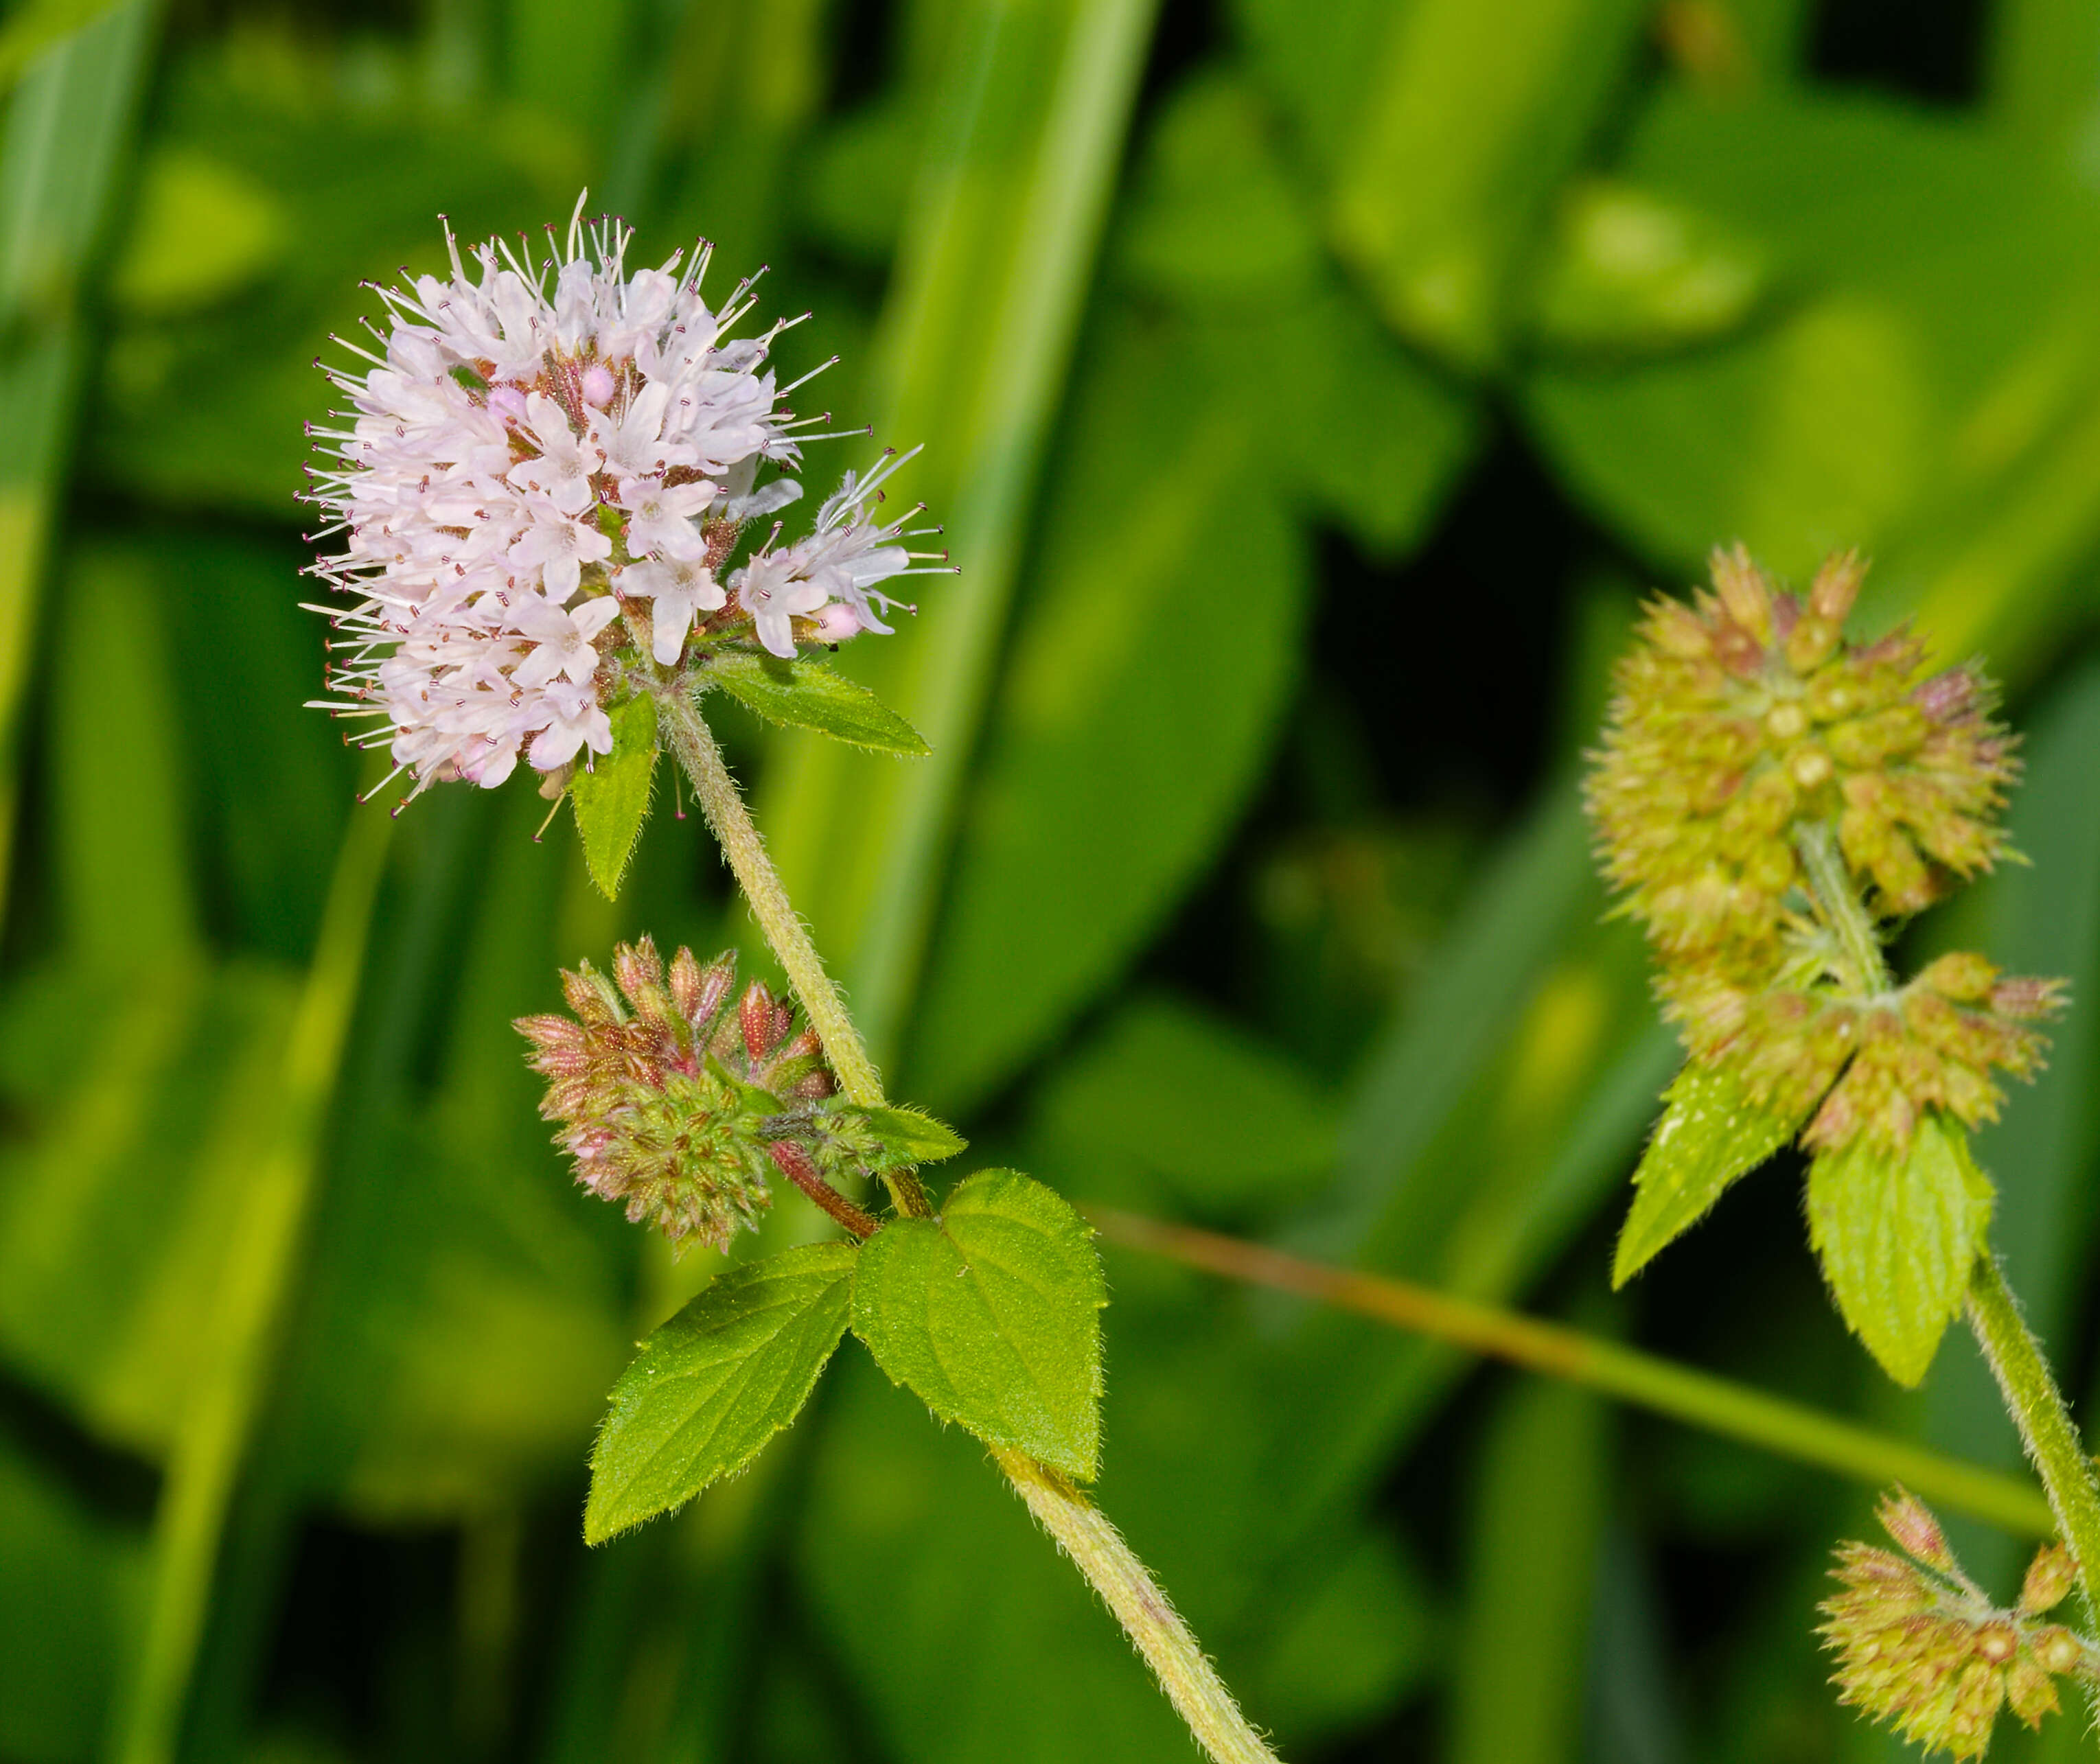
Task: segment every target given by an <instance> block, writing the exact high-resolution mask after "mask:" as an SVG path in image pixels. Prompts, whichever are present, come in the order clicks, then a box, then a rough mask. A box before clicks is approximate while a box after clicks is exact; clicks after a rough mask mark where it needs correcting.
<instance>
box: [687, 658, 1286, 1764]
mask: <svg viewBox="0 0 2100 1764" xmlns="http://www.w3.org/2000/svg"><path fill="white" fill-rule="evenodd" d="M658 703H659V708H660V712H661V716H662V726H664V727H665V728H667V729H668V730H669V732H670V738H671V745H672V747H673V751H675V752H676V753H677V756H678V760H679V763H680V764H681V765H682V766H683V767H684V768H685V771H686V777H688V778H690V779H691V780H692V785H693V793H694V795H695V796H697V797H698V798H699V804H700V811H701V813H702V814H704V815H705V816H706V817H707V821H708V826H709V827H711V828H712V829H713V830H714V835H715V837H716V839H717V840H718V841H719V842H720V844H721V849H722V855H723V856H724V857H726V858H727V859H728V860H729V867H730V870H731V871H734V872H735V876H736V880H737V881H738V883H739V885H740V886H741V887H742V888H743V893H744V898H745V899H746V900H748V901H749V902H751V910H752V914H753V915H754V916H755V917H756V918H757V920H758V924H759V928H760V929H761V930H762V931H763V932H764V933H765V939H766V942H768V943H770V945H771V946H772V947H773V953H774V955H777V956H778V957H779V959H780V965H781V966H782V967H783V968H786V969H787V977H788V979H789V981H791V982H792V984H793V986H794V988H795V991H796V996H797V997H799V998H800V999H801V1001H802V1008H804V1009H805V1011H807V1012H809V1013H810V1022H811V1024H812V1025H814V1027H815V1029H816V1031H817V1034H818V1037H819V1039H822V1041H823V1044H824V1052H825V1054H826V1055H827V1057H828V1058H829V1059H830V1061H831V1062H832V1069H833V1070H834V1071H836V1073H837V1074H838V1075H839V1082H840V1084H841V1085H842V1086H843V1087H844V1088H845V1093H846V1095H847V1096H849V1097H851V1098H852V1099H853V1100H854V1101H855V1102H857V1103H858V1104H859V1105H861V1106H862V1108H864V1109H880V1108H883V1107H885V1106H886V1105H887V1098H886V1097H885V1096H884V1094H883V1089H882V1078H881V1075H880V1074H879V1073H878V1072H877V1071H876V1069H875V1062H874V1061H872V1060H871V1059H870V1058H869V1057H868V1054H867V1046H866V1044H865V1043H862V1040H861V1038H860V1032H859V1031H858V1030H857V1029H855V1028H854V1022H853V1019H852V1018H851V1017H849V1016H848V1015H847V1013H846V1008H845V999H842V998H841V997H840V995H839V990H838V988H837V987H836V986H834V985H833V984H832V978H831V976H830V975H828V974H827V973H826V972H824V964H823V958H822V957H821V956H819V955H818V953H817V946H816V945H815V944H814V942H812V941H811V940H810V932H809V928H808V927H807V926H806V925H805V924H803V923H802V920H801V915H799V914H797V913H796V911H795V908H794V905H793V903H792V902H790V901H789V899H788V898H787V889H785V888H783V886H782V885H781V882H780V876H779V872H778V871H775V870H774V867H773V860H772V858H770V857H769V856H768V855H767V854H766V850H765V840H764V839H763V838H762V837H761V836H760V833H759V831H758V828H757V825H756V824H755V823H754V822H752V818H751V810H750V809H748V807H747V806H746V805H745V804H744V800H743V792H742V791H741V790H739V788H738V787H737V783H736V780H735V778H732V777H731V776H730V770H729V767H728V765H726V764H725V763H724V761H723V759H722V754H721V747H719V746H718V745H717V743H716V741H715V738H714V734H713V732H712V730H710V729H709V728H708V725H707V723H706V721H705V720H704V718H703V717H701V715H700V708H699V703H698V701H697V699H695V698H694V697H692V696H690V695H687V694H686V693H682V692H667V693H665V694H664V695H662V696H661V697H660V699H659V700H658ZM790 1174H791V1175H792V1172H790ZM883 1180H884V1181H885V1183H887V1184H889V1192H890V1196H891V1198H892V1199H893V1200H894V1201H895V1202H896V1203H897V1208H898V1211H899V1212H901V1213H905V1214H907V1215H911V1216H912V1217H915V1218H920V1219H930V1218H932V1217H933V1216H934V1215H933V1204H932V1202H929V1200H928V1199H927V1198H926V1192H925V1190H924V1188H921V1187H920V1184H919V1180H918V1178H917V1177H916V1176H915V1175H911V1173H910V1172H909V1171H903V1172H898V1173H892V1172H888V1171H885V1173H884V1176H883ZM871 1223H872V1222H871ZM850 1228H851V1227H850V1226H849V1229H850ZM992 1457H993V1458H994V1459H995V1461H996V1462H998V1464H999V1468H1000V1469H1001V1470H1003V1471H1004V1472H1005V1473H1006V1476H1007V1480H1008V1481H1010V1482H1011V1483H1012V1484H1013V1486H1014V1488H1015V1489H1016V1491H1017V1493H1019V1494H1020V1496H1021V1499H1022V1500H1023V1501H1024V1502H1026V1503H1027V1505H1028V1510H1029V1511H1030V1512H1031V1513H1033V1514H1034V1515H1035V1518H1036V1520H1037V1522H1038V1523H1039V1524H1040V1525H1041V1526H1042V1527H1043V1529H1044V1530H1045V1531H1047V1532H1049V1533H1050V1535H1051V1536H1052V1537H1054V1538H1055V1539H1056V1540H1057V1544H1058V1546H1059V1547H1060V1548H1061V1550H1064V1552H1065V1555H1068V1556H1070V1558H1071V1559H1072V1562H1073V1564H1074V1566H1075V1567H1076V1568H1078V1569H1079V1572H1081V1573H1082V1574H1083V1575H1084V1576H1085V1577H1087V1582H1088V1584H1089V1585H1092V1587H1093V1589H1094V1590H1095V1591H1096V1592H1097V1593H1099V1594H1101V1599H1102V1601H1103V1603H1105V1604H1106V1605H1107V1606H1108V1607H1109V1609H1110V1611H1111V1612H1114V1615H1115V1618H1116V1621H1118V1622H1119V1623H1120V1624H1122V1625H1123V1629H1124V1631H1125V1633H1126V1634H1128V1635H1129V1637H1130V1638H1131V1642H1132V1645H1133V1646H1135V1647H1136V1649H1137V1651H1138V1652H1139V1653H1140V1655H1142V1656H1144V1658H1145V1663H1146V1665H1149V1666H1150V1667H1151V1668H1152V1669H1153V1671H1154V1674H1156V1675H1157V1676H1158V1679H1159V1683H1160V1687H1161V1688H1162V1690H1164V1691H1166V1693H1167V1700H1169V1701H1170V1702H1171V1703H1172V1704H1173V1705H1174V1707H1175V1709H1176V1710H1177V1711H1178V1712H1179V1713H1180V1716H1181V1718H1182V1719H1183V1720H1184V1721H1185V1722H1187V1723H1188V1724H1189V1731H1190V1732H1191V1733H1192V1734H1193V1735H1195V1737H1196V1739H1197V1740H1198V1743H1199V1744H1201V1745H1202V1747H1203V1749H1204V1750H1206V1751H1207V1752H1208V1753H1210V1754H1211V1757H1213V1758H1214V1759H1215V1760H1216V1761H1217V1764H1277V1761H1276V1754H1275V1753H1273V1752H1272V1751H1270V1750H1269V1749H1268V1745H1267V1744H1264V1741H1263V1740H1262V1738H1261V1736H1260V1735H1259V1734H1257V1733H1256V1732H1255V1731H1254V1729H1253V1728H1252V1727H1250V1726H1249V1725H1248V1724H1247V1720H1246V1717H1245V1716H1243V1715H1242V1714H1241V1713H1240V1711H1239V1705H1238V1704H1237V1703H1235V1702H1234V1701H1233V1696H1232V1693H1231V1692H1230V1691H1228V1690H1227V1689H1226V1688H1225V1687H1224V1682H1223V1681H1222V1680H1221V1679H1220V1678H1219V1677H1218V1674H1217V1673H1216V1671H1215V1669H1213V1668H1212V1666H1211V1663H1210V1661H1209V1660H1207V1659H1205V1658H1204V1657H1203V1651H1202V1648H1201V1647H1198V1646H1197V1644H1196V1638H1195V1637H1194V1636H1193V1635H1191V1634H1189V1627H1188V1625H1186V1624H1185V1623H1184V1622H1182V1621H1181V1619H1180V1616H1177V1615H1176V1612H1175V1610H1174V1607H1173V1606H1172V1605H1171V1604H1170V1603H1168V1602H1167V1595H1166V1594H1165V1593H1163V1592H1162V1591H1161V1590H1160V1589H1159V1587H1158V1584H1157V1583H1156V1582H1155V1581H1154V1580H1153V1578H1152V1577H1151V1576H1150V1575H1149V1573H1147V1572H1145V1564H1144V1563H1142V1562H1140V1561H1139V1560H1138V1559H1137V1558H1136V1555H1133V1554H1132V1551H1131V1548H1130V1546H1129V1545H1127V1543H1125V1542H1124V1541H1123V1537H1122V1534H1121V1533H1119V1532H1118V1531H1117V1530H1116V1528H1115V1527H1114V1526H1113V1525H1111V1524H1110V1523H1109V1522H1108V1520H1107V1519H1106V1518H1105V1517H1104V1516H1103V1515H1102V1514H1101V1510H1100V1509H1098V1508H1097V1507H1096V1506H1094V1505H1093V1504H1092V1502H1089V1501H1088V1500H1087V1497H1085V1496H1084V1495H1083V1494H1082V1493H1080V1492H1079V1489H1078V1488H1075V1487H1074V1486H1073V1484H1071V1483H1070V1481H1069V1480H1066V1479H1065V1477H1063V1476H1061V1475H1059V1474H1058V1473H1057V1471H1054V1470H1052V1469H1051V1468H1050V1467H1049V1466H1048V1465H1046V1464H1040V1463H1038V1462H1036V1461H1035V1459H1034V1458H1030V1457H1029V1456H1028V1454H1027V1453H1025V1452H1016V1451H1012V1450H1009V1449H1007V1448H1005V1447H1003V1446H995V1447H993V1448H992Z"/></svg>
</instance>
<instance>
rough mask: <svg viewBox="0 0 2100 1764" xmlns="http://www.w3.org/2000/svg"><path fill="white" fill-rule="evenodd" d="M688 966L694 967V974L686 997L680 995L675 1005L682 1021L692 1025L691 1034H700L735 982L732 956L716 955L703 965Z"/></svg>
mask: <svg viewBox="0 0 2100 1764" xmlns="http://www.w3.org/2000/svg"><path fill="white" fill-rule="evenodd" d="M690 965H692V966H693V967H695V968H697V977H696V979H695V981H693V982H692V990H691V994H690V998H687V997H686V996H685V995H681V996H680V998H679V1005H678V1008H679V1009H680V1010H681V1011H682V1012H684V1014H685V1017H686V1021H687V1022H689V1023H690V1024H691V1025H693V1033H694V1034H696V1035H704V1034H707V1033H708V1025H710V1024H712V1022H713V1021H714V1020H715V1018H716V1017H718V1016H719V1015H721V1008H722V1006H723V1004H724V1003H726V1002H727V1000H728V998H729V995H730V990H732V989H733V988H734V987H735V985H736V957H735V955H734V954H725V955H717V957H716V958H715V959H713V960H712V962H710V963H708V965H707V966H706V967H705V968H698V965H697V964H690ZM674 979H675V976H674Z"/></svg>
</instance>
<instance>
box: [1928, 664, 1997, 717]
mask: <svg viewBox="0 0 2100 1764" xmlns="http://www.w3.org/2000/svg"><path fill="white" fill-rule="evenodd" d="M1982 700H1983V691H1982V683H1981V681H1979V680H1978V678H1977V677H1976V676H1975V675H1974V673H1971V672H1970V670H1969V669H1968V668H1948V670H1947V671H1946V672H1945V673H1938V674H1935V675H1934V676H1933V677H1931V678H1930V680H1928V681H1926V682H1925V683H1924V684H1923V685H1921V686H1919V687H1918V688H1917V690H1915V691H1913V693H1912V694H1911V702H1912V703H1914V704H1915V705H1917V708H1919V709H1920V710H1921V711H1922V712H1924V713H1925V714H1926V717H1930V719H1931V720H1932V721H1934V722H1935V723H1951V722H1952V721H1955V720H1956V719H1957V717H1965V716H1966V715H1968V713H1969V712H1970V711H1972V710H1974V709H1975V708H1977V706H1978V705H1979V703H1981V702H1982Z"/></svg>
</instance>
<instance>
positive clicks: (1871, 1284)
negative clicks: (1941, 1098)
mask: <svg viewBox="0 0 2100 1764" xmlns="http://www.w3.org/2000/svg"><path fill="white" fill-rule="evenodd" d="M1992 1196H1993V1190H1992V1186H1991V1180H1990V1178H1989V1177H1988V1176H1986V1175H1984V1174H1983V1171H1980V1170H1979V1169H1978V1168H1977V1167H1976V1162H1975V1159H1974V1158H1973V1157H1972V1156H1971V1155H1970V1150H1969V1136H1968V1135H1967V1134H1966V1133H1965V1132H1964V1131H1962V1130H1961V1127H1958V1126H1957V1125H1956V1124H1955V1123H1954V1122H1951V1121H1948V1120H1947V1119H1945V1118H1943V1117H1942V1116H1941V1115H1939V1114H1938V1113H1937V1112H1933V1113H1928V1114H1926V1116H1925V1117H1924V1118H1923V1119H1921V1121H1920V1122H1918V1124H1917V1131H1915V1132H1914V1133H1913V1135H1912V1136H1911V1142H1910V1146H1909V1149H1908V1150H1907V1151H1904V1152H1900V1153H1889V1152H1885V1151H1882V1150H1881V1149H1878V1148H1877V1147H1875V1146H1874V1145H1873V1144H1869V1143H1868V1141H1867V1140H1864V1139H1860V1140H1855V1141H1854V1142H1853V1143H1852V1144H1851V1145H1849V1146H1847V1147H1846V1148H1845V1149H1843V1150H1842V1151H1838V1152H1825V1153H1823V1154H1822V1155H1821V1156H1820V1157H1819V1158H1817V1159H1816V1160H1815V1162H1814V1163H1813V1164H1811V1166H1809V1171H1808V1230H1809V1241H1811V1243H1812V1244H1813V1245H1814V1246H1815V1253H1816V1255H1818V1256H1819V1257H1820V1258H1821V1259H1822V1263H1823V1277H1824V1279H1825V1280H1826V1281H1829V1285H1830V1294H1831V1297H1832V1298H1833V1299H1835V1300H1836V1301H1837V1304H1838V1312H1839V1313H1840V1314H1841V1315H1842V1316H1843V1317H1844V1319H1845V1322H1846V1326H1847V1327H1848V1328H1849V1329H1851V1331H1852V1333H1853V1334H1855V1335H1857V1336H1858V1337H1859V1338H1860V1341H1861V1342H1863V1343H1864V1344H1865V1345H1866V1348H1867V1351H1868V1352H1869V1353H1871V1354H1872V1355H1873V1356H1874V1358H1875V1359H1876V1360H1879V1361H1880V1362H1881V1365H1882V1370H1883V1371H1885V1372H1886V1373H1887V1374H1888V1375H1889V1376H1890V1378H1894V1379H1895V1381H1896V1383H1899V1384H1901V1385H1904V1386H1906V1387H1908V1386H1913V1385H1916V1384H1917V1383H1918V1382H1919V1381H1920V1380H1921V1378H1924V1376H1925V1374H1926V1369H1928V1368H1929V1367H1930V1365H1931V1364H1932V1360H1933V1356H1934V1355H1935V1353H1936V1352H1938V1351H1939V1338H1940V1337H1941V1336H1942V1335H1943V1334H1945V1333H1946V1330H1947V1325H1948V1324H1949V1323H1951V1322H1952V1321H1954V1319H1955V1317H1956V1316H1957V1314H1959V1312H1960V1311H1961V1306H1962V1303H1963V1301H1964V1299H1965V1298H1966V1297H1967V1295H1968V1291H1969V1279H1970V1274H1971V1273H1972V1272H1974V1268H1975V1265H1976V1258H1977V1257H1978V1256H1979V1255H1981V1254H1982V1253H1983V1244H1984V1237H1985V1234H1986V1232H1987V1231H1988V1228H1989V1225H1990V1220H1991V1205H1992Z"/></svg>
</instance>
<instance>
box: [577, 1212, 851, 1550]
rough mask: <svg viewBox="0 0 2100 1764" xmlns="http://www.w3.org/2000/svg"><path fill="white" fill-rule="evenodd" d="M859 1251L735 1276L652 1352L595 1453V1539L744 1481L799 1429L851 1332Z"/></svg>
mask: <svg viewBox="0 0 2100 1764" xmlns="http://www.w3.org/2000/svg"><path fill="white" fill-rule="evenodd" d="M853 1278H854V1246H853V1245H851V1244H848V1243H812V1244H805V1245H804V1246H802V1247H801V1248H800V1249H795V1250H787V1251H784V1252H783V1254H781V1255H776V1256H773V1257H771V1258H770V1259H767V1260H765V1261H763V1262H752V1263H745V1264H744V1265H743V1267H741V1268H731V1269H730V1272H728V1273H726V1274H725V1275H723V1276H722V1277H721V1278H720V1279H719V1280H717V1281H716V1282H715V1283H714V1284H713V1285H712V1286H709V1287H708V1289H707V1290H705V1291H704V1292H703V1293H702V1294H700V1295H699V1297H698V1298H697V1299H694V1300H693V1302H692V1303H690V1304H689V1305H687V1306H686V1308H685V1309H684V1310H682V1311H681V1312H679V1313H678V1314H677V1316H674V1317H673V1318H672V1319H671V1321H669V1322H668V1323H666V1324H665V1325H664V1326H663V1328H661V1329H660V1330H657V1331H656V1333H655V1334H654V1335H651V1337H650V1338H649V1339H648V1340H647V1341H646V1342H644V1343H642V1352H640V1353H638V1354H637V1355H636V1356H635V1357H634V1360H633V1364H632V1365H629V1367H628V1369H626V1371H624V1372H623V1373H622V1374H620V1382H619V1383H617V1384H615V1385H614V1387H613V1388H612V1409H611V1413H609V1414H607V1417H606V1419H605V1426H604V1427H603V1428H602V1430H601V1431H599V1434H598V1447H597V1449H596V1450H595V1451H593V1453H592V1454H591V1488H590V1502H589V1506H587V1507H586V1508H585V1511H584V1538H585V1541H586V1542H588V1543H593V1544H595V1543H602V1542H603V1541H605V1540H606V1539H607V1538H608V1537H615V1536H616V1535H618V1534H619V1533H620V1532H624V1531H627V1530H629V1529H631V1528H633V1527H634V1526H637V1525H639V1524H642V1521H643V1520H645V1519H653V1518H655V1515H657V1514H659V1513H662V1512H665V1511H668V1510H669V1509H671V1508H673V1507H675V1506H682V1505H683V1504H684V1503H685V1502H687V1501H690V1499H692V1497H694V1496H695V1495H696V1494H698V1493H699V1492H700V1491H701V1490H702V1489H703V1488H706V1487H707V1485H708V1484H709V1483H711V1482H713V1481H715V1480H717V1479H718V1478H720V1477H723V1476H729V1475H735V1473H736V1472H737V1471H740V1470H742V1469H743V1467H744V1466H746V1465H747V1464H748V1463H749V1462H751V1461H752V1459H753V1458H756V1457H757V1455H758V1453H759V1449H760V1448H761V1446H763V1445H764V1444H765V1442H766V1441H767V1440H770V1439H771V1438H772V1437H773V1435H774V1434H776V1433H778V1432H779V1431H780V1430H781V1429H782V1428H783V1427H786V1426H787V1423H788V1422H791V1421H792V1420H793V1419H794V1418H795V1417H796V1413H797V1412H798V1411H799V1410H800V1409H801V1407H802V1405H803V1403H804V1402H805V1401H806V1400H808V1398H809V1395H810V1388H811V1387H812V1386H814V1384H815V1383H816V1382H817V1374H818V1373H819V1372H821V1371H823V1369H824V1362H825V1361H826V1360H829V1359H830V1358H831V1356H832V1349H833V1348H835V1347H837V1346H838V1344H839V1338H840V1336H841V1335H842V1334H845V1326H846V1317H847V1312H848V1310H849V1302H850V1294H851V1292H852V1289H853Z"/></svg>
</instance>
